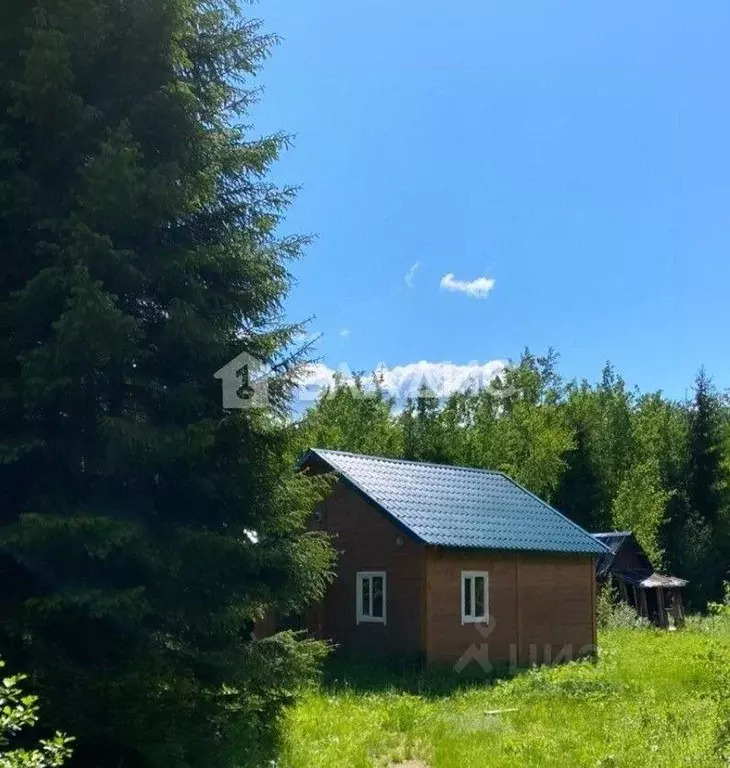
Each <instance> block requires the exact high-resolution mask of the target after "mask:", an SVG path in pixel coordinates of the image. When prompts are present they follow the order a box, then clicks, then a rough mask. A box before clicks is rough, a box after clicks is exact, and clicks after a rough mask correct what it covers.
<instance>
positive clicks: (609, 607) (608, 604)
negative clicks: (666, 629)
mask: <svg viewBox="0 0 730 768" xmlns="http://www.w3.org/2000/svg"><path fill="white" fill-rule="evenodd" d="M596 619H597V622H598V626H599V628H600V629H635V628H646V627H648V626H650V623H649V621H648V620H647V619H645V618H644V617H643V616H639V614H638V613H637V612H636V609H635V608H632V606H630V605H629V604H628V603H625V602H623V601H622V600H619V599H618V596H617V595H616V592H615V590H614V589H612V588H611V586H610V585H609V584H604V585H602V586H601V587H599V589H598V594H597V601H596Z"/></svg>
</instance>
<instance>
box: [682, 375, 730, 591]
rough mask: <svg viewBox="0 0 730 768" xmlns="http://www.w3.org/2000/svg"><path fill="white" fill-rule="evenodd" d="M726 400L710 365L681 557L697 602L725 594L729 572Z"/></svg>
mask: <svg viewBox="0 0 730 768" xmlns="http://www.w3.org/2000/svg"><path fill="white" fill-rule="evenodd" d="M722 408H723V406H722V403H721V400H720V398H719V396H718V394H717V392H716V391H715V389H714V387H713V385H712V380H711V379H710V378H709V376H708V375H707V372H706V371H705V369H704V367H703V368H700V370H699V372H698V374H697V378H696V379H695V396H694V400H693V402H692V406H691V407H690V410H689V434H688V449H687V469H686V478H687V491H686V497H687V507H688V514H687V517H686V519H685V520H684V521H683V528H682V530H681V532H680V546H679V550H680V553H681V555H680V558H681V560H682V561H683V562H681V565H682V566H683V567H684V568H685V570H686V572H687V574H688V576H689V578H690V579H691V582H692V583H691V584H690V597H691V598H693V602H694V604H695V605H697V606H701V605H704V603H706V602H707V601H708V600H712V599H719V598H720V596H721V595H722V581H723V578H725V577H726V576H727V567H728V564H727V560H726V558H727V556H728V542H727V534H728V526H727V520H728V478H727V476H726V467H725V464H724V463H723V455H722V449H723V432H722Z"/></svg>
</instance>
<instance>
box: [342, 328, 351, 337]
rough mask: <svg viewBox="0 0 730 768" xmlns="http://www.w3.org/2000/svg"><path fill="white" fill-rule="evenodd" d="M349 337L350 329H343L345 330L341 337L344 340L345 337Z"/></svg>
mask: <svg viewBox="0 0 730 768" xmlns="http://www.w3.org/2000/svg"><path fill="white" fill-rule="evenodd" d="M349 335H350V329H349V328H343V329H342V330H341V331H340V336H342V337H343V338H344V337H345V336H349Z"/></svg>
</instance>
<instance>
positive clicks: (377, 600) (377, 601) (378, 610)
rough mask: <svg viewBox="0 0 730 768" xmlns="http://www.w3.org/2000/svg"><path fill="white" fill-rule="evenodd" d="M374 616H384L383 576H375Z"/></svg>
mask: <svg viewBox="0 0 730 768" xmlns="http://www.w3.org/2000/svg"><path fill="white" fill-rule="evenodd" d="M373 617H374V618H378V619H382V618H383V577H382V576H373Z"/></svg>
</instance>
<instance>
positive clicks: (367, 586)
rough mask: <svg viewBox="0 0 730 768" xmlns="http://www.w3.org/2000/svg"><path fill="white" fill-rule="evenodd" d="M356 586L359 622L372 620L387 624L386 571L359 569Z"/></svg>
mask: <svg viewBox="0 0 730 768" xmlns="http://www.w3.org/2000/svg"><path fill="white" fill-rule="evenodd" d="M355 588H356V590H357V592H356V594H355V600H356V602H357V623H358V624H360V622H365V621H372V622H377V623H379V624H385V623H386V607H385V605H386V604H385V595H386V592H385V589H386V579H385V571H358V572H357V578H356V579H355Z"/></svg>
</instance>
